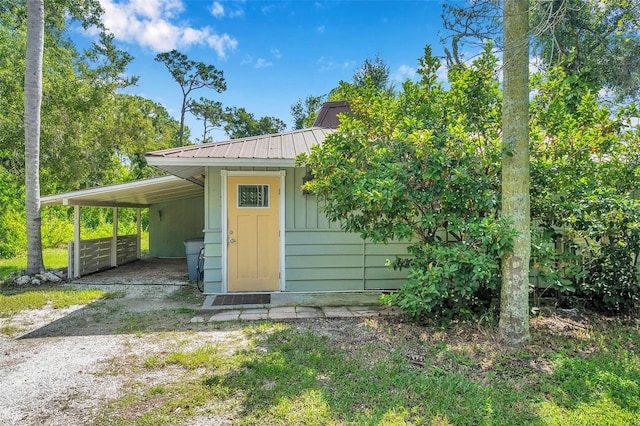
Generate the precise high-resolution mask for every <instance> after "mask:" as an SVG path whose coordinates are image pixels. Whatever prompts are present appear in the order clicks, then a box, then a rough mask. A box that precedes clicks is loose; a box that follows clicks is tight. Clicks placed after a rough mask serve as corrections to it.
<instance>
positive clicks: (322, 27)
mask: <svg viewBox="0 0 640 426" xmlns="http://www.w3.org/2000/svg"><path fill="white" fill-rule="evenodd" d="M325 29H326V27H325V26H324V25H320V26H319V27H318V28H316V31H317V32H319V33H324V30H325Z"/></svg>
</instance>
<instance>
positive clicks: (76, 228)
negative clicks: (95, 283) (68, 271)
mask: <svg viewBox="0 0 640 426" xmlns="http://www.w3.org/2000/svg"><path fill="white" fill-rule="evenodd" d="M73 222H74V224H73V277H74V278H80V206H79V205H77V204H76V205H75V206H73Z"/></svg>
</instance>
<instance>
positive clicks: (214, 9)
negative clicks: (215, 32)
mask: <svg viewBox="0 0 640 426" xmlns="http://www.w3.org/2000/svg"><path fill="white" fill-rule="evenodd" d="M211 14H212V15H213V16H214V17H216V18H222V17H223V16H224V6H222V3H220V2H218V1H214V2H213V4H212V5H211Z"/></svg>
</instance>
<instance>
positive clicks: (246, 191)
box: [238, 185, 269, 208]
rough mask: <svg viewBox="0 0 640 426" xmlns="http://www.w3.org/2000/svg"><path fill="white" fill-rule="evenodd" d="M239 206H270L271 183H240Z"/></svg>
mask: <svg viewBox="0 0 640 426" xmlns="http://www.w3.org/2000/svg"><path fill="white" fill-rule="evenodd" d="M238 207H239V208H241V207H245V208H246V207H249V208H268V207H269V185H238Z"/></svg>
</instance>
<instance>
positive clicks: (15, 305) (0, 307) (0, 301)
mask: <svg viewBox="0 0 640 426" xmlns="http://www.w3.org/2000/svg"><path fill="white" fill-rule="evenodd" d="M105 295H106V293H105V292H104V291H102V290H97V289H86V290H71V289H63V288H49V287H39V288H25V289H11V290H6V289H3V290H2V292H0V318H2V317H8V316H10V315H11V314H14V313H16V312H20V311H23V310H25V309H38V308H41V307H43V306H44V305H46V304H47V303H51V304H52V306H53V307H54V308H65V307H68V306H72V305H81V304H86V303H89V302H92V301H93V300H96V299H99V298H101V297H104V296H105Z"/></svg>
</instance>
